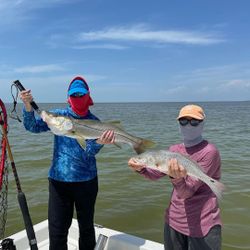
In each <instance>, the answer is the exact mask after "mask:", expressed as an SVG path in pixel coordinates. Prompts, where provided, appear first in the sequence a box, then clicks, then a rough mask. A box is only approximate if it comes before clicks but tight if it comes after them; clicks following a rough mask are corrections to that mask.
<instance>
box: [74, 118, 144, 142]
mask: <svg viewBox="0 0 250 250" xmlns="http://www.w3.org/2000/svg"><path fill="white" fill-rule="evenodd" d="M74 123H75V124H78V125H79V126H84V127H86V128H88V129H93V130H96V131H98V132H104V131H105V130H103V129H97V128H93V127H91V126H88V125H86V124H80V123H78V122H75V121H74V122H73V124H74ZM110 130H113V129H110ZM114 132H115V134H117V135H119V136H121V137H123V138H126V139H128V140H129V141H132V142H134V143H138V142H137V141H136V140H133V139H131V138H129V137H127V136H125V135H123V134H120V133H118V132H116V131H115V130H114ZM127 134H128V133H127ZM130 136H131V137H132V138H134V137H135V136H132V135H130ZM136 138H138V137H136ZM138 139H140V138H138Z"/></svg>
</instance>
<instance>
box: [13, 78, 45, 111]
mask: <svg viewBox="0 0 250 250" xmlns="http://www.w3.org/2000/svg"><path fill="white" fill-rule="evenodd" d="M13 84H14V85H15V86H16V87H17V88H18V89H19V90H20V91H24V90H26V89H25V88H24V86H23V85H22V84H21V82H20V81H19V80H15V81H14V82H13ZM30 105H31V106H32V108H33V109H34V110H35V111H36V112H37V113H38V114H40V113H41V111H40V109H39V107H38V106H37V104H36V103H35V102H34V101H31V102H30Z"/></svg>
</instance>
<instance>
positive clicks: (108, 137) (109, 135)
mask: <svg viewBox="0 0 250 250" xmlns="http://www.w3.org/2000/svg"><path fill="white" fill-rule="evenodd" d="M96 142H97V143H99V144H113V143H114V142H115V133H114V131H113V130H105V131H104V132H103V133H102V135H101V136H100V137H99V138H98V139H97V141H96Z"/></svg>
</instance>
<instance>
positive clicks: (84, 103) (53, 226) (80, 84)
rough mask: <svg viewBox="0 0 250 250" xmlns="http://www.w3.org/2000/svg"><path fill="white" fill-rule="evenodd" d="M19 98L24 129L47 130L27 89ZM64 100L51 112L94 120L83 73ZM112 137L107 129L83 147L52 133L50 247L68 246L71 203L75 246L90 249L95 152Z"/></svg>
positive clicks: (64, 248) (92, 241)
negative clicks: (75, 224) (64, 103)
mask: <svg viewBox="0 0 250 250" xmlns="http://www.w3.org/2000/svg"><path fill="white" fill-rule="evenodd" d="M20 98H21V100H22V101H23V103H24V109H23V118H24V119H23V123H24V127H25V129H26V130H28V131H30V132H32V133H40V132H46V131H49V130H50V129H49V127H48V126H47V124H46V123H45V122H44V121H43V120H42V119H41V118H40V117H36V116H35V114H34V111H33V108H32V106H31V105H30V102H31V101H32V100H33V97H32V94H31V91H30V90H25V91H22V92H21V93H20ZM68 103H69V106H68V107H67V108H65V109H55V110H52V111H51V112H54V113H56V114H58V115H64V116H69V117H72V118H74V119H93V120H98V118H97V117H96V116H95V115H93V114H92V113H91V112H90V110H89V106H91V105H93V101H92V98H91V96H90V91H89V86H88V84H87V82H86V81H85V79H84V78H83V77H79V76H78V77H75V78H74V79H73V80H72V81H71V83H70V84H69V88H68ZM114 140H115V136H114V131H111V130H108V131H105V132H104V133H103V134H102V135H101V137H100V138H98V139H97V140H86V147H85V148H83V147H82V146H81V145H80V144H79V143H78V142H77V140H76V139H73V138H69V137H65V136H57V135H55V136H54V152H53V159H52V162H51V167H50V169H49V173H48V179H49V203H48V221H49V239H50V248H49V249H50V250H67V249H68V248H67V236H68V230H69V227H70V225H71V222H72V218H73V213H74V207H75V209H76V216H77V220H78V224H79V249H80V250H93V249H94V247H95V244H96V239H95V230H94V207H95V202H96V197H97V192H98V178H97V168H96V158H95V155H96V154H97V153H98V152H99V151H100V149H101V148H102V147H103V145H104V144H112V143H114Z"/></svg>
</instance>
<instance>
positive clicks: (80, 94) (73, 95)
mask: <svg viewBox="0 0 250 250" xmlns="http://www.w3.org/2000/svg"><path fill="white" fill-rule="evenodd" d="M84 95H85V94H82V93H74V94H72V95H71V96H72V97H82V96H84Z"/></svg>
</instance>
